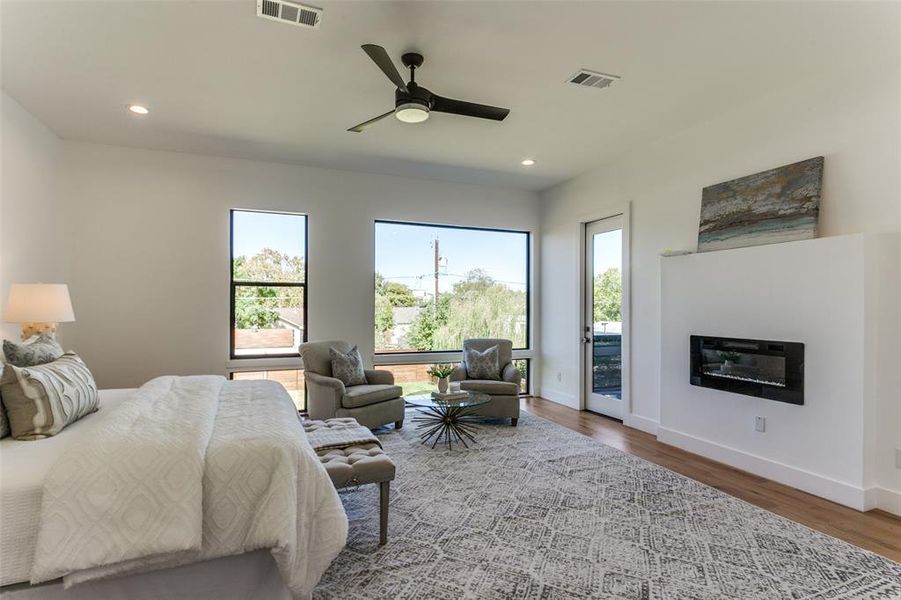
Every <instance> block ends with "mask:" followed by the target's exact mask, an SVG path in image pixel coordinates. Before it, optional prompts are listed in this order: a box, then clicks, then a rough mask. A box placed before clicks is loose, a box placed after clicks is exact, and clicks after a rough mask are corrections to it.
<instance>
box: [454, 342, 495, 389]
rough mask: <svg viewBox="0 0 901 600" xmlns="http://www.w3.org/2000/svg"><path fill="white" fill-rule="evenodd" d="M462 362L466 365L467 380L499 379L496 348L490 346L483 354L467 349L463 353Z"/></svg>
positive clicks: (473, 349)
mask: <svg viewBox="0 0 901 600" xmlns="http://www.w3.org/2000/svg"><path fill="white" fill-rule="evenodd" d="M463 361H464V362H465V363H466V378H467V379H490V380H494V381H498V380H500V378H501V366H500V361H499V359H498V355H497V346H492V347H490V348H488V349H487V350H485V351H484V352H479V351H478V350H476V349H475V348H467V349H466V350H464V351H463Z"/></svg>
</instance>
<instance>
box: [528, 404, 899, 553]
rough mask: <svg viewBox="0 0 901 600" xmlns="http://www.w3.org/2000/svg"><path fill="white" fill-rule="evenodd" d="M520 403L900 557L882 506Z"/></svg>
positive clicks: (560, 409) (593, 419)
mask: <svg viewBox="0 0 901 600" xmlns="http://www.w3.org/2000/svg"><path fill="white" fill-rule="evenodd" d="M522 407H523V408H524V409H525V410H527V411H529V412H530V413H532V414H533V415H537V416H539V417H543V418H545V419H548V420H550V421H553V422H555V423H558V424H560V425H563V426H564V427H567V428H569V429H572V430H573V431H577V432H579V433H581V434H584V435H587V436H588V437H590V438H593V439H596V440H598V441H599V442H602V443H604V444H607V445H608V446H613V447H614V448H618V449H620V450H623V451H624V452H628V453H629V454H634V455H635V456H638V457H641V458H643V459H645V460H648V461H651V462H653V463H656V464H658V465H660V466H662V467H666V468H667V469H671V470H673V471H676V472H677V473H681V474H682V475H685V476H687V477H691V478H692V479H695V480H697V481H700V482H702V483H705V484H707V485H709V486H711V487H715V488H717V489H719V490H721V491H723V492H725V493H727V494H729V495H732V496H735V497H737V498H741V499H742V500H745V501H746V502H750V503H751V504H755V505H757V506H759V507H761V508H764V509H766V510H769V511H771V512H774V513H776V514H778V515H782V516H783V517H786V518H788V519H791V520H793V521H797V522H798V523H803V524H804V525H807V526H808V527H810V528H812V529H816V530H818V531H821V532H823V533H825V534H827V535H831V536H833V537H837V538H839V539H842V540H845V541H847V542H850V543H851V544H854V545H856V546H860V547H861V548H866V549H867V550H870V551H871V552H875V553H877V554H881V555H882V556H886V557H888V558H891V559H892V560H895V561H898V562H901V518H899V517H896V516H894V515H891V514H889V513H887V512H883V511H880V510H871V511H869V512H865V513H862V512H858V511H856V510H853V509H851V508H847V507H844V506H841V505H839V504H836V503H834V502H830V501H829V500H824V499H822V498H818V497H817V496H813V495H811V494H808V493H806V492H802V491H800V490H796V489H795V488H792V487H789V486H787V485H782V484H781V483H776V482H775V481H770V480H769V479H764V478H762V477H758V476H757V475H752V474H751V473H748V472H745V471H741V470H739V469H736V468H733V467H730V466H728V465H725V464H723V463H719V462H716V461H713V460H710V459H707V458H704V457H702V456H698V455H697V454H692V453H690V452H686V451H684V450H680V449H679V448H675V447H673V446H669V445H667V444H664V443H662V442H659V441H657V438H656V437H654V436H653V435H651V434H648V433H645V432H643V431H639V430H637V429H632V428H630V427H626V426H625V425H623V424H622V423H620V422H619V421H615V420H613V419H608V418H606V417H602V416H600V415H596V414H593V413H589V412H584V411H577V410H574V409H572V408H567V407H565V406H562V405H560V404H557V403H555V402H551V401H550V400H545V399H543V398H537V397H532V398H524V399H523V400H522Z"/></svg>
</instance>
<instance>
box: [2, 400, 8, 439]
mask: <svg viewBox="0 0 901 600" xmlns="http://www.w3.org/2000/svg"><path fill="white" fill-rule="evenodd" d="M8 435H9V419H7V418H6V409H5V408H3V403H2V402H0V438H5V437H6V436H8Z"/></svg>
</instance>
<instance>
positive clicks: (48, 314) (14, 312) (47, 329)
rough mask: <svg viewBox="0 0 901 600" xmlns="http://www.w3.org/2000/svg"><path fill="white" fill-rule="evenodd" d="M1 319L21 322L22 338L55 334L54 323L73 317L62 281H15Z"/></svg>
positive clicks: (70, 304) (67, 292)
mask: <svg viewBox="0 0 901 600" xmlns="http://www.w3.org/2000/svg"><path fill="white" fill-rule="evenodd" d="M3 320H4V321H6V322H7V323H20V324H21V325H22V339H23V340H27V339H28V338H30V337H31V336H33V335H35V334H38V333H46V334H49V335H50V336H51V337H52V336H55V335H56V324H57V323H65V322H69V321H74V320H75V312H74V311H73V310H72V301H71V300H70V299H69V286H67V285H66V284H65V283H14V284H12V287H11V288H10V290H9V300H8V301H7V303H6V311H5V312H4V314H3Z"/></svg>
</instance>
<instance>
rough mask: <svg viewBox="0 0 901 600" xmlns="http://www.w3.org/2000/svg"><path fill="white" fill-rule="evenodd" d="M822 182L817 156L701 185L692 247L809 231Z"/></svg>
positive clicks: (795, 236)
mask: <svg viewBox="0 0 901 600" xmlns="http://www.w3.org/2000/svg"><path fill="white" fill-rule="evenodd" d="M822 185H823V157H822V156H818V157H816V158H811V159H808V160H804V161H801V162H798V163H794V164H791V165H786V166H784V167H777V168H775V169H770V170H769V171H763V172H761V173H756V174H754V175H748V176H747V177H740V178H738V179H733V180H732V181H725V182H723V183H718V184H716V185H711V186H709V187H706V188H704V190H703V192H702V194H701V224H700V228H699V230H698V252H709V251H711V250H725V249H727V248H742V247H745V246H760V245H762V244H775V243H779V242H792V241H795V240H807V239H811V238H813V237H815V236H816V231H817V218H818V217H819V212H820V190H821V188H822Z"/></svg>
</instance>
